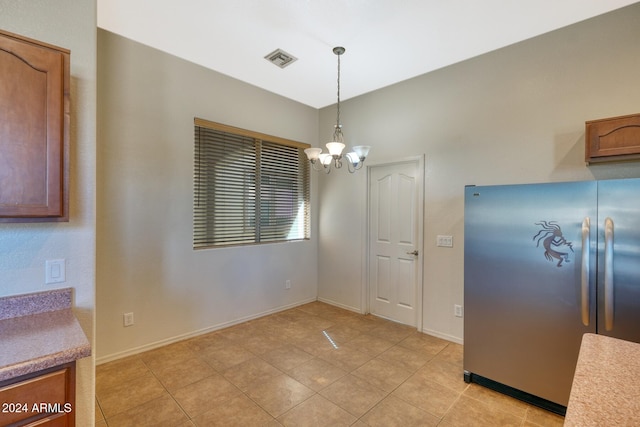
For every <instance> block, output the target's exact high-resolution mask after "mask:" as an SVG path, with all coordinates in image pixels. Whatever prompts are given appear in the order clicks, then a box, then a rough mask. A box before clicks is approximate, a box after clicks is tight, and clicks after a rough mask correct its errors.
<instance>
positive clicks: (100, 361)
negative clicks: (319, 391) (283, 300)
mask: <svg viewBox="0 0 640 427" xmlns="http://www.w3.org/2000/svg"><path fill="white" fill-rule="evenodd" d="M314 301H316V298H309V299H307V300H303V301H298V302H296V303H293V304H289V305H285V306H281V307H278V308H274V309H271V310H267V311H263V312H261V313H257V314H253V315H250V316H245V317H241V318H238V319H235V320H230V321H228V322H223V323H219V324H217V325H213V326H209V327H207V328H202V329H198V330H196V331H193V332H188V333H186V334H181V335H177V336H175V337H171V338H166V339H163V340H160V341H156V342H152V343H149V344H145V345H141V346H139V347H134V348H131V349H128V350H125V351H120V352H118V353H113V354H109V355H106V356H101V357H98V358H96V365H101V364H103V363H107V362H112V361H114V360H118V359H122V358H124V357H128V356H133V355H135V354H139V353H143V352H145V351H149V350H153V349H156V348H158V347H162V346H165V345H168V344H173V343H176V342H178V341H183V340H186V339H189V338H195V337H197V336H199V335H204V334H208V333H210V332H214V331H218V330H220V329H224V328H228V327H229V326H233V325H237V324H239V323H244V322H247V321H249V320H254V319H258V318H260V317H264V316H269V315H270V314H275V313H278V312H281V311H284V310H289V309H291V308H295V307H298V306H301V305H304V304H308V303H310V302H314Z"/></svg>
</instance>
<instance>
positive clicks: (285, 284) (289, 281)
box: [284, 280, 291, 289]
mask: <svg viewBox="0 0 640 427" xmlns="http://www.w3.org/2000/svg"><path fill="white" fill-rule="evenodd" d="M284 288H285V289H291V280H287V281H285V282H284Z"/></svg>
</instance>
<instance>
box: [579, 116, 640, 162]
mask: <svg viewBox="0 0 640 427" xmlns="http://www.w3.org/2000/svg"><path fill="white" fill-rule="evenodd" d="M585 125H586V129H585V161H586V162H587V163H593V162H610V161H615V160H634V159H640V114H633V115H629V116H620V117H611V118H608V119H601V120H591V121H588V122H586V124H585Z"/></svg>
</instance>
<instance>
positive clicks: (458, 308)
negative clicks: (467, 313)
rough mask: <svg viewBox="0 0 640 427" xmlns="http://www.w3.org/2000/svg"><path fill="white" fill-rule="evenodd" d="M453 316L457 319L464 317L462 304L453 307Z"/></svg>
mask: <svg viewBox="0 0 640 427" xmlns="http://www.w3.org/2000/svg"><path fill="white" fill-rule="evenodd" d="M453 315H454V316H456V317H462V306H461V305H460V304H454V305H453Z"/></svg>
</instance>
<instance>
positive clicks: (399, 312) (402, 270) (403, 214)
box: [368, 160, 422, 326]
mask: <svg viewBox="0 0 640 427" xmlns="http://www.w3.org/2000/svg"><path fill="white" fill-rule="evenodd" d="M420 166H421V164H420V162H419V161H418V160H416V161H409V162H402V163H394V164H388V165H380V166H373V167H370V168H369V254H368V258H369V259H368V266H369V311H370V312H371V313H372V314H375V315H377V316H381V317H385V318H387V319H391V320H394V321H397V322H400V323H404V324H406V325H411V326H417V325H418V324H419V320H418V319H419V317H420V312H419V310H420V308H419V306H421V304H419V302H420V297H421V291H422V274H421V273H422V254H421V249H422V248H421V239H420V236H421V232H422V227H421V224H422V204H421V203H422V202H421V200H422V198H421V197H420V194H421V191H422V174H421V173H420Z"/></svg>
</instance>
